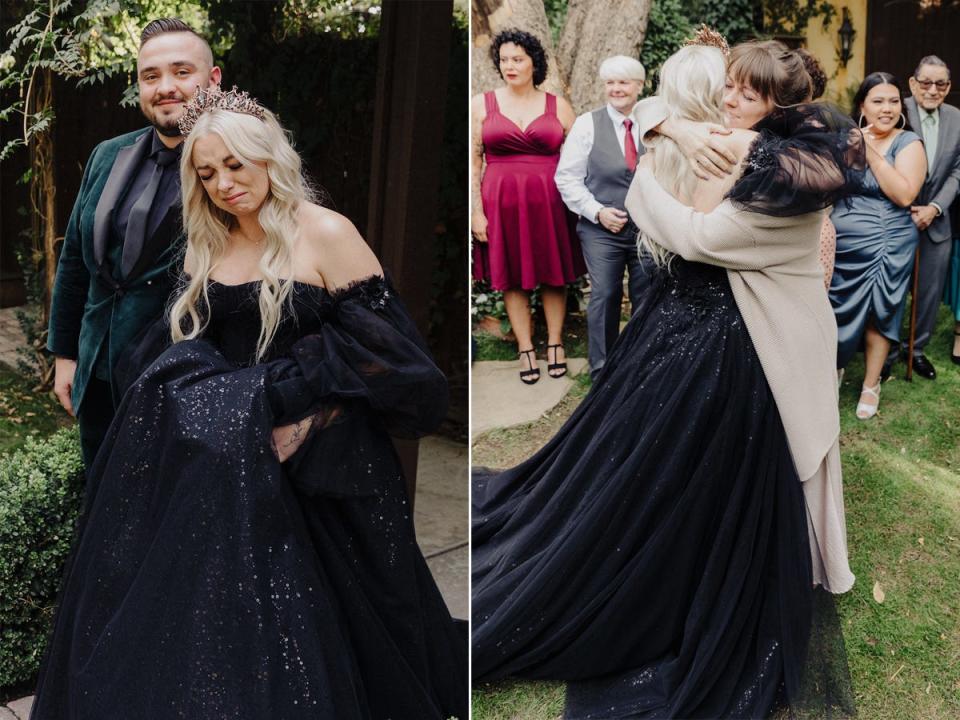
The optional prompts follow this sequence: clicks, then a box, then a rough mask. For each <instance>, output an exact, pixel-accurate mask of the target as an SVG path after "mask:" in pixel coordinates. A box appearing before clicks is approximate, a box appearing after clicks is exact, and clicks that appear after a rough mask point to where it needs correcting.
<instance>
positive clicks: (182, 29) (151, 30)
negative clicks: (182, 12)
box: [140, 18, 213, 67]
mask: <svg viewBox="0 0 960 720" xmlns="http://www.w3.org/2000/svg"><path fill="white" fill-rule="evenodd" d="M167 33H190V34H191V35H193V36H194V37H195V38H197V39H198V40H200V42H202V43H203V45H204V47H206V48H207V53H208V58H209V61H210V66H211V67H213V50H211V49H210V43H208V42H207V39H206V38H205V37H204V36H203V35H201V34H200V33H198V32H197V31H196V30H194V29H193V28H192V27H190V26H189V25H188V24H187V23H185V22H184V21H183V20H181V19H180V18H157V19H156V20H151V21H150V22H148V23H147V24H146V26H145V27H144V28H143V30H141V31H140V47H141V48H143V46H144V45H145V44H146V42H147V41H148V40H152V39H153V38H155V37H158V36H160V35H166V34H167Z"/></svg>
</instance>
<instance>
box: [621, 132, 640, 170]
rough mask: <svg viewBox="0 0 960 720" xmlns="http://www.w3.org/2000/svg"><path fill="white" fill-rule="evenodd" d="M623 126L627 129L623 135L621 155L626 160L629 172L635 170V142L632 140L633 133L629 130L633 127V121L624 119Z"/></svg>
mask: <svg viewBox="0 0 960 720" xmlns="http://www.w3.org/2000/svg"><path fill="white" fill-rule="evenodd" d="M623 127H624V129H625V130H626V131H627V134H626V135H624V136H623V157H624V159H625V160H626V161H627V167H628V168H629V169H630V172H636V170H637V144H636V143H635V142H634V141H633V133H632V132H630V130H631V129H632V128H633V121H632V120H624V121H623Z"/></svg>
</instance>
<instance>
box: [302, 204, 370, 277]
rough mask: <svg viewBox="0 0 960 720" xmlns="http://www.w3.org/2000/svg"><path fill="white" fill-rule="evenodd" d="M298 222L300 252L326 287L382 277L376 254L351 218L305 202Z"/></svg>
mask: <svg viewBox="0 0 960 720" xmlns="http://www.w3.org/2000/svg"><path fill="white" fill-rule="evenodd" d="M298 220H299V225H300V240H301V252H302V253H303V255H305V256H307V258H308V260H309V262H310V265H311V266H312V267H313V268H314V269H315V270H316V272H318V273H319V274H320V276H321V277H322V278H323V283H324V285H325V286H326V287H328V288H330V289H334V288H337V287H342V286H344V285H347V284H349V283H350V282H352V281H354V280H357V279H360V278H364V277H368V276H370V275H382V274H383V269H382V268H381V267H380V263H379V262H378V261H377V257H376V255H374V254H373V251H372V250H371V249H370V246H369V245H367V243H366V241H365V240H364V239H363V238H362V237H361V236H360V233H359V232H358V231H357V228H356V226H355V225H354V224H353V223H352V222H350V220H349V219H348V218H346V217H344V216H343V215H341V214H340V213H338V212H336V211H334V210H330V209H329V208H325V207H321V206H319V205H314V204H313V203H304V204H303V206H302V207H301V208H300V211H299V218H298Z"/></svg>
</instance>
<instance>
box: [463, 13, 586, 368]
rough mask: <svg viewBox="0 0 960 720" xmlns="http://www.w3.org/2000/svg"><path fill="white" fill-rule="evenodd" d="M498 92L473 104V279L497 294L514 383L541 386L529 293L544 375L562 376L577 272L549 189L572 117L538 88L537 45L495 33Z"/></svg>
mask: <svg viewBox="0 0 960 720" xmlns="http://www.w3.org/2000/svg"><path fill="white" fill-rule="evenodd" d="M490 55H491V58H492V59H493V63H494V66H495V67H496V68H497V72H499V73H500V77H502V78H503V79H504V81H505V82H506V85H505V86H504V87H501V88H498V89H497V90H495V91H491V92H488V93H483V94H482V95H477V96H476V97H474V98H473V101H472V105H471V111H472V116H473V170H474V172H473V188H472V191H473V193H472V194H473V218H472V223H471V229H472V231H473V235H474V238H475V239H476V243H475V244H474V257H473V276H474V278H475V279H477V280H486V281H488V282H489V283H490V286H491V287H492V288H493V289H494V290H502V291H503V298H504V304H505V305H506V308H507V315H508V316H509V317H510V324H511V325H512V326H513V332H514V334H515V335H516V337H517V347H518V350H519V355H520V367H521V371H520V379H521V380H523V382H525V383H527V384H533V383H535V382H537V380H539V379H540V370H539V368H538V366H537V359H536V354H535V353H534V350H533V337H532V336H533V323H532V320H531V317H530V292H531V291H532V290H534V289H535V288H536V287H537V286H540V294H541V297H542V298H543V311H544V315H545V316H546V320H547V336H548V339H547V373H548V374H549V375H550V376H551V377H561V376H562V375H564V374H566V371H567V366H566V356H565V354H564V351H563V321H564V316H565V315H566V309H567V294H566V287H565V285H566V283H569V282H572V281H573V280H576V279H577V278H578V277H580V276H581V275H583V274H584V273H585V272H586V267H585V265H584V262H583V256H582V255H581V254H580V245H579V242H578V241H577V236H576V233H575V230H574V225H573V216H572V215H570V214H569V213H568V211H567V209H566V207H565V206H564V204H563V200H561V198H560V193H559V192H558V191H557V186H556V184H555V183H554V181H553V175H554V172H555V171H556V169H557V162H558V160H559V159H560V146H561V145H563V139H564V137H565V136H566V134H567V131H568V130H569V129H570V126H571V125H572V124H573V121H574V119H575V115H574V112H573V108H571V107H570V104H569V103H568V102H567V101H566V100H564V99H563V98H561V97H557V96H556V95H551V94H550V93H548V92H544V91H542V90H538V89H537V86H538V85H540V84H541V83H542V82H543V81H544V79H545V78H546V76H547V60H546V55H545V53H544V51H543V46H542V45H541V44H540V41H539V40H537V38H536V37H534V36H533V35H530V34H529V33H526V32H522V31H519V30H507V31H504V32H502V33H500V34H498V35H497V36H496V37H495V38H494V40H493V45H492V46H491V48H490Z"/></svg>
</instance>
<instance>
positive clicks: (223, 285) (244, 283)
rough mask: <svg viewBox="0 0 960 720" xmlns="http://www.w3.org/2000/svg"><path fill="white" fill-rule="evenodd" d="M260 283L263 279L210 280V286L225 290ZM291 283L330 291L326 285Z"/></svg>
mask: <svg viewBox="0 0 960 720" xmlns="http://www.w3.org/2000/svg"><path fill="white" fill-rule="evenodd" d="M284 279H285V278H281V282H283V280H284ZM262 282H263V278H258V279H257V280H247V281H246V282H242V283H233V284H231V283H225V282H220V281H219V280H214V279H213V278H210V285H219V286H220V287H225V288H242V287H247V286H249V285H259V284H260V283H262ZM291 282H292V283H293V284H294V285H300V286H303V287H308V288H313V289H314V290H323V291H324V292H326V293H329V292H330V290H328V289H327V286H326V285H314V284H313V283H308V282H304V281H303V280H291Z"/></svg>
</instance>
